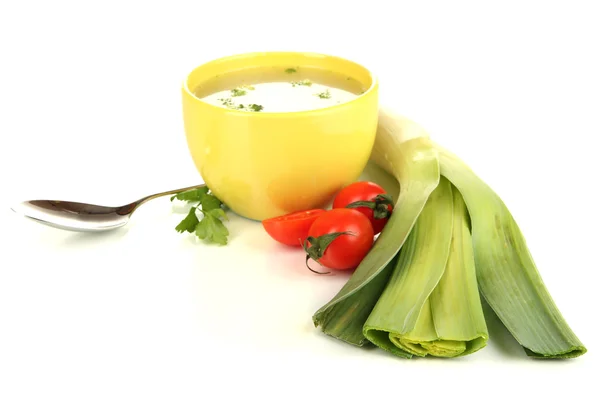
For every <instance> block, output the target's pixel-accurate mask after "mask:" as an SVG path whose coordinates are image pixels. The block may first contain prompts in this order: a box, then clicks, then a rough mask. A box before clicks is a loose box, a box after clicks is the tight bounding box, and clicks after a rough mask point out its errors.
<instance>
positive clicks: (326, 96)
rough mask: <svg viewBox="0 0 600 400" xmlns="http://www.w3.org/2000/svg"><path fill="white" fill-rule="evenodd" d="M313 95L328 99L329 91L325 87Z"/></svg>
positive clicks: (329, 96)
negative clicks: (322, 90)
mask: <svg viewBox="0 0 600 400" xmlns="http://www.w3.org/2000/svg"><path fill="white" fill-rule="evenodd" d="M315 96H317V97H318V98H320V99H330V98H331V93H330V92H329V89H327V90H325V91H324V92H321V93H317V94H316V95H315Z"/></svg>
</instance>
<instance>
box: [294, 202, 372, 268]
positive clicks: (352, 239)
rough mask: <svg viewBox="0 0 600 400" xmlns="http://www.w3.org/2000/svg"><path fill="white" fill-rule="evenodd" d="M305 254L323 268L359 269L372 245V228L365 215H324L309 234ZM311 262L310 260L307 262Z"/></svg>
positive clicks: (344, 211) (341, 211) (353, 212)
mask: <svg viewBox="0 0 600 400" xmlns="http://www.w3.org/2000/svg"><path fill="white" fill-rule="evenodd" d="M308 236H309V237H308V241H307V243H306V245H305V248H304V249H305V251H306V252H307V254H308V257H310V258H312V259H313V260H316V261H318V262H319V263H320V264H321V265H323V266H324V267H329V268H333V269H350V268H356V267H357V266H358V264H360V262H361V261H362V259H363V258H364V257H365V256H366V255H367V253H368V252H369V250H371V246H372V245H373V236H374V234H373V227H372V226H371V222H370V221H369V219H368V218H367V217H365V215H364V214H362V213H361V212H359V211H356V210H352V209H350V208H336V209H333V210H330V211H327V212H326V213H324V214H321V215H320V216H319V217H318V218H317V219H316V220H315V222H314V223H313V224H312V226H311V227H310V229H309V231H308ZM307 261H308V259H307Z"/></svg>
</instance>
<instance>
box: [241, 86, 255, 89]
mask: <svg viewBox="0 0 600 400" xmlns="http://www.w3.org/2000/svg"><path fill="white" fill-rule="evenodd" d="M240 89H247V90H254V89H255V88H254V86H252V85H242V86H240Z"/></svg>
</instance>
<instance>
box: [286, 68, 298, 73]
mask: <svg viewBox="0 0 600 400" xmlns="http://www.w3.org/2000/svg"><path fill="white" fill-rule="evenodd" d="M296 72H298V70H297V69H296V68H288V69H286V70H285V73H286V74H293V73H296Z"/></svg>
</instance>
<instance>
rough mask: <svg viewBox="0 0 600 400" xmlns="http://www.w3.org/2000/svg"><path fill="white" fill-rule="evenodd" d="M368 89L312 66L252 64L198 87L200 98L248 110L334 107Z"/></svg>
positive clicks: (296, 109) (349, 79)
mask: <svg viewBox="0 0 600 400" xmlns="http://www.w3.org/2000/svg"><path fill="white" fill-rule="evenodd" d="M364 91H365V88H364V87H363V86H362V85H361V83H360V82H358V81H357V80H355V79H353V78H351V77H349V76H345V75H342V74H339V73H336V72H332V71H327V70H323V69H318V68H310V67H288V68H285V67H267V68H250V69H245V70H240V71H235V72H230V73H226V74H223V75H218V76H215V77H214V78H212V79H210V80H208V81H206V82H204V83H202V84H201V85H199V86H198V87H196V88H195V90H194V95H195V96H196V97H198V98H199V99H201V100H203V101H205V102H207V103H210V104H214V105H217V106H220V107H225V108H231V109H236V110H240V111H248V112H289V111H305V110H314V109H318V108H324V107H330V106H334V105H337V104H342V103H345V102H347V101H350V100H352V99H354V98H356V97H357V96H359V95H360V94H362V93H363V92H364Z"/></svg>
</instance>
